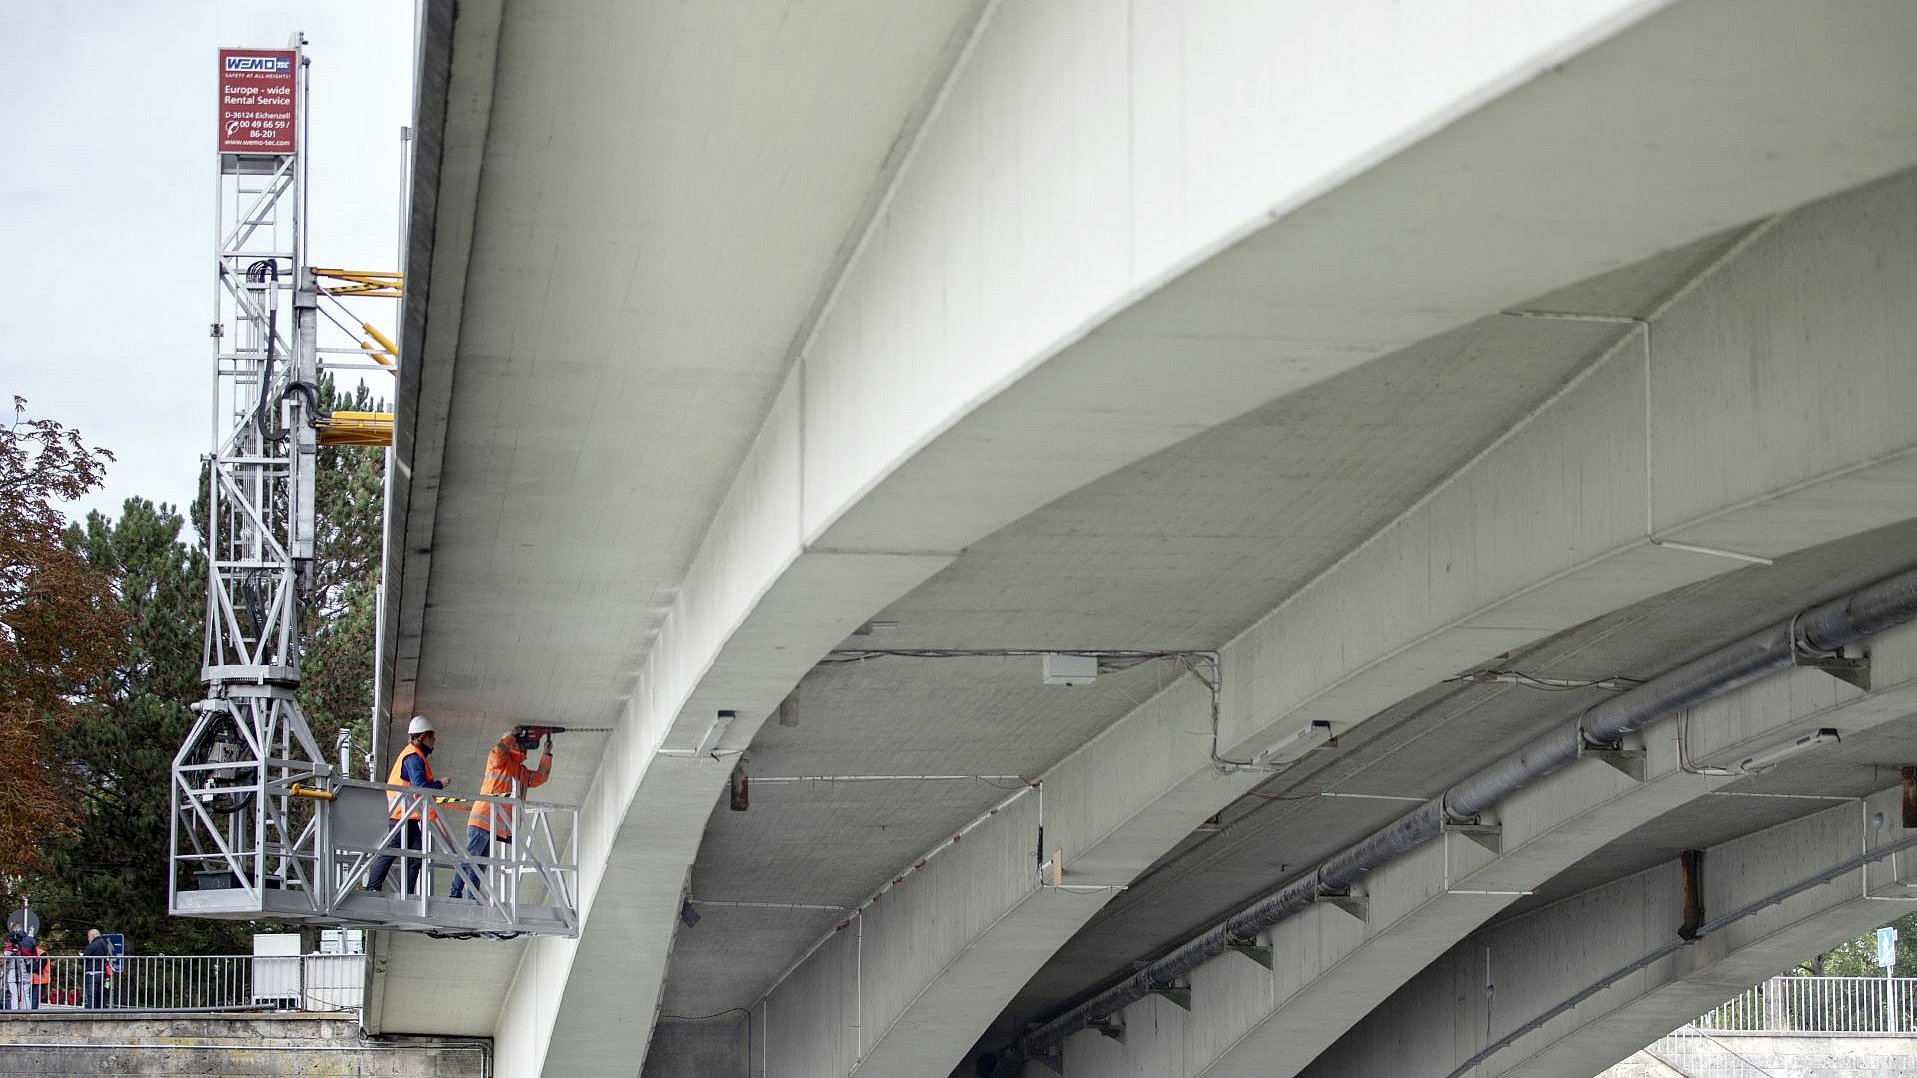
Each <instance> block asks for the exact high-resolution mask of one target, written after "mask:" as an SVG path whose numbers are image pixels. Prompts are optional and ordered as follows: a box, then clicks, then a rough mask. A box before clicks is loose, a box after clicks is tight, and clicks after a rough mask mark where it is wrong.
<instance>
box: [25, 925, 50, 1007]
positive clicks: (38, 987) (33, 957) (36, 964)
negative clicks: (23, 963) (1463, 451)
mask: <svg viewBox="0 0 1917 1078" xmlns="http://www.w3.org/2000/svg"><path fill="white" fill-rule="evenodd" d="M20 953H21V954H23V955H26V956H28V958H29V959H30V961H29V964H28V967H27V968H28V969H29V970H31V971H32V973H33V1009H34V1010H36V1011H37V1010H39V1009H40V1004H42V1003H50V1002H52V1000H51V999H50V998H49V996H48V990H49V989H50V988H51V986H52V984H53V963H52V962H50V961H48V959H47V949H46V948H45V947H42V946H40V943H39V941H38V940H36V939H34V938H33V937H32V936H28V937H27V938H26V942H25V944H24V945H23V946H22V947H21V948H20Z"/></svg>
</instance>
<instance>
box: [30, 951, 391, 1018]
mask: <svg viewBox="0 0 1917 1078" xmlns="http://www.w3.org/2000/svg"><path fill="white" fill-rule="evenodd" d="M41 963H44V965H41ZM36 966H37V967H38V970H37V972H39V973H40V975H41V977H42V978H44V980H43V982H42V983H38V984H36V983H35V982H34V980H33V975H34V973H35V972H36ZM365 985H366V956H365V955H363V954H309V955H286V956H276V955H119V956H116V957H113V958H87V957H81V956H76V955H46V956H43V957H40V958H30V957H20V956H8V957H6V958H0V1005H4V1006H0V1017H4V1016H5V1015H8V1014H12V1015H21V1016H24V1015H28V1014H33V1013H38V1012H42V1011H46V1012H56V1013H57V1012H61V1011H82V1010H86V1011H94V1010H97V1011H102V1012H107V1011H111V1012H117V1013H120V1014H126V1015H132V1014H136V1013H146V1012H152V1011H257V1010H281V1011H307V1012H332V1011H357V1010H359V1009H360V1007H361V1006H362V999H363V997H364V994H365ZM16 1004H17V1005H16Z"/></svg>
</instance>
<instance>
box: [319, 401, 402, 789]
mask: <svg viewBox="0 0 1917 1078" xmlns="http://www.w3.org/2000/svg"><path fill="white" fill-rule="evenodd" d="M320 405H321V407H322V408H324V409H326V410H327V411H333V410H335V409H338V410H344V411H355V412H378V411H384V410H385V402H384V401H382V400H380V399H378V398H376V397H374V396H373V394H372V392H371V391H370V390H368V389H367V388H366V387H365V386H364V385H360V386H356V387H354V389H353V391H352V392H351V393H342V392H341V391H340V390H339V389H338V388H337V386H336V385H335V384H334V382H333V380H332V378H330V377H327V378H322V379H321V381H320ZM317 470H318V475H317V476H316V482H315V484H314V517H315V520H316V525H315V532H316V534H315V535H314V553H315V563H314V566H313V588H312V592H311V593H310V594H309V595H308V596H307V601H306V611H305V617H304V619H303V620H302V621H301V623H300V637H301V641H302V646H303V649H304V652H303V654H302V656H301V663H300V691H299V703H300V710H301V711H302V712H303V713H304V714H305V715H306V722H307V725H308V726H310V727H311V728H312V730H313V736H314V738H315V739H316V740H317V741H318V742H319V744H320V746H321V747H322V748H327V747H329V746H331V745H332V744H333V740H334V738H335V737H337V736H338V734H339V731H341V730H349V731H351V736H352V738H353V741H354V743H355V744H356V745H358V746H360V747H362V748H364V747H365V746H366V745H367V744H368V739H369V738H370V736H371V716H372V702H373V640H374V620H375V617H376V615H377V610H378V603H379V575H380V555H381V550H382V538H383V534H384V522H385V515H384V514H385V507H386V502H385V497H386V454H385V453H384V451H382V450H379V449H373V448H368V447H365V446H321V447H320V451H319V458H318V469H317ZM374 777H376V778H384V776H374Z"/></svg>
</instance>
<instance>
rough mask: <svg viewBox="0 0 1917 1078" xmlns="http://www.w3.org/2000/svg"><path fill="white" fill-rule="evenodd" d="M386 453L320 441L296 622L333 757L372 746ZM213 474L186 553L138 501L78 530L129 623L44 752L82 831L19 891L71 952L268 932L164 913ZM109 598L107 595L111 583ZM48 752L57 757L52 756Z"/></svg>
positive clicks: (69, 541)
mask: <svg viewBox="0 0 1917 1078" xmlns="http://www.w3.org/2000/svg"><path fill="white" fill-rule="evenodd" d="M321 404H322V407H324V408H326V409H329V410H331V409H334V408H338V409H346V410H354V411H379V410H382V408H381V402H379V401H377V400H375V399H374V398H373V396H372V394H371V393H370V392H368V391H367V390H366V389H365V388H364V387H359V388H357V389H355V390H354V391H353V392H352V393H350V394H347V393H341V392H338V391H337V390H336V388H335V386H334V385H333V383H332V382H331V380H330V379H328V380H325V381H323V382H322V385H321ZM384 463H385V454H384V453H383V452H382V451H381V450H379V449H368V448H360V447H350V446H340V447H334V446H323V447H321V449H320V451H319V454H318V460H317V475H316V485H315V503H316V504H315V509H316V513H315V516H316V518H317V532H318V534H317V535H316V536H315V538H316V555H317V557H316V561H315V564H314V566H313V575H312V585H311V589H310V591H309V592H308V594H307V595H306V597H305V610H304V613H303V617H302V619H301V624H300V637H301V648H302V657H301V673H302V681H301V685H300V690H299V701H300V706H301V709H302V711H303V712H304V713H305V715H306V718H307V722H308V725H309V726H310V727H311V728H312V730H313V733H314V738H315V740H316V741H317V742H318V744H319V745H320V746H321V747H322V749H329V748H330V747H331V746H332V744H333V739H334V737H335V736H336V734H337V732H338V731H339V730H341V729H342V728H345V729H351V730H353V731H354V739H355V742H356V744H357V745H358V746H360V747H361V748H363V747H364V746H365V745H366V739H367V734H368V725H369V715H370V705H371V702H372V663H373V637H374V614H375V610H376V607H377V597H378V590H379V570H380V553H381V533H382V527H383V517H382V513H383V509H384ZM205 488H206V474H205V472H204V471H202V473H201V482H200V489H201V491H202V493H201V495H200V497H199V499H198V500H196V502H195V504H194V506H193V511H192V516H193V519H194V524H195V530H196V532H197V533H198V534H197V540H196V541H195V542H193V543H191V544H188V543H183V542H181V532H182V530H183V527H184V522H183V521H182V519H181V518H180V517H179V515H178V514H177V513H175V511H174V510H173V508H172V507H171V506H167V505H160V506H157V507H156V506H155V505H153V504H152V503H151V502H148V501H146V500H145V499H140V498H133V499H129V500H128V501H127V502H126V504H125V506H124V508H123V510H122V513H121V516H120V518H119V519H118V520H117V521H115V520H109V519H108V518H106V517H104V516H102V515H100V514H97V513H96V514H93V515H92V516H90V517H89V518H88V520H87V522H86V527H85V528H84V529H79V528H74V529H70V530H69V532H68V534H67V536H66V543H65V547H64V548H65V549H67V550H69V551H71V552H72V553H73V555H74V558H75V561H76V562H77V563H84V564H83V565H82V568H86V569H88V570H90V571H91V572H92V573H94V574H95V577H96V578H97V579H99V580H101V581H102V582H104V581H106V580H108V579H112V580H114V581H115V582H116V585H115V589H114V590H113V591H112V592H107V591H105V590H103V591H102V595H103V596H105V597H106V600H105V602H104V605H105V606H107V607H108V608H110V610H109V613H117V614H118V615H119V616H120V617H122V618H123V623H124V624H125V625H126V626H128V627H129V630H128V633H127V635H128V637H130V639H129V640H127V642H125V643H124V644H121V645H118V647H120V648H121V649H123V653H120V654H117V657H115V655H116V653H115V652H112V651H109V652H108V653H107V654H108V661H106V662H104V663H101V664H99V665H100V666H101V667H102V669H101V670H100V671H99V672H98V673H97V674H96V675H95V676H94V677H93V678H92V680H91V681H90V682H89V683H88V684H87V685H86V686H85V687H84V689H76V687H75V686H73V685H69V686H68V687H67V691H68V693H69V695H73V694H75V693H76V692H77V693H78V695H79V696H81V697H84V698H86V699H88V700H90V701H91V706H90V707H88V708H84V709H82V710H83V714H80V715H77V716H75V717H74V718H73V719H71V720H70V721H69V722H68V724H67V726H68V727H70V729H66V732H64V733H63V734H62V735H61V736H60V737H58V738H57V739H55V740H53V741H52V742H51V743H50V746H49V755H50V756H54V757H56V758H57V759H61V760H64V761H65V763H66V767H65V770H64V772H61V770H60V768H58V767H55V768H54V769H53V770H54V771H55V772H56V773H64V774H67V775H71V776H76V777H77V778H78V779H79V780H80V785H81V786H83V787H84V790H85V793H84V796H83V797H80V798H77V799H73V800H75V801H77V807H78V808H79V809H80V811H81V814H82V815H81V820H80V826H79V827H78V828H77V829H71V830H69V831H67V832H66V833H64V834H62V835H60V836H59V837H57V838H55V839H54V840H52V841H49V842H46V843H44V844H43V847H42V846H40V845H36V846H35V847H34V848H36V849H39V848H44V850H45V851H46V857H45V858H44V859H43V860H42V861H40V862H39V863H37V864H34V865H31V866H28V868H30V869H32V870H35V871H33V874H32V875H30V876H28V877H27V878H26V879H24V880H23V881H22V882H21V887H20V890H21V892H22V893H24V894H26V895H28V896H30V897H31V898H32V899H33V903H34V906H35V908H36V909H37V910H38V911H39V912H40V914H41V916H42V918H43V922H44V923H45V925H46V930H47V931H49V933H50V938H51V939H52V940H53V941H54V942H55V943H57V944H59V945H60V946H63V947H64V946H69V945H76V944H77V941H78V939H79V937H80V935H81V934H83V933H84V932H85V930H86V928H88V927H91V926H94V925H99V926H102V927H107V926H111V928H112V929H114V930H119V931H123V932H125V933H126V934H127V935H128V938H129V941H130V942H132V943H133V944H134V945H135V946H136V947H137V948H138V949H139V950H141V951H143V952H146V953H173V954H192V953H199V954H218V953H228V954H230V953H242V952H244V951H246V950H247V949H248V944H247V942H246V940H247V937H248V936H249V935H250V934H251V933H252V932H254V931H256V930H260V929H262V928H264V927H267V926H262V925H258V924H242V923H230V922H220V921H208V920H199V919H189V918H173V917H169V916H168V915H167V912H166V896H167V873H168V872H170V871H171V866H169V865H168V864H167V863H166V859H165V857H164V855H163V851H165V850H166V849H167V848H168V826H169V822H170V821H169V813H170V806H171V798H170V796H169V794H170V790H169V784H170V781H171V767H172V759H173V755H174V753H175V751H176V750H177V749H178V748H179V746H180V744H181V742H182V741H183V740H184V739H185V737H186V734H187V731H188V729H189V728H190V725H191V713H190V711H189V710H188V706H189V705H190V704H192V703H193V702H194V701H196V700H199V699H200V698H201V697H202V696H203V695H204V692H205V688H204V686H203V685H202V684H201V683H200V662H201V644H202V631H203V623H204V619H205V609H206V605H205V604H206V586H207V578H206V574H207V570H206V555H205V553H204V552H205V549H206V535H205V530H204V529H205V520H206V500H205V494H204V491H205ZM103 589H104V584H103ZM54 750H57V752H55V751H54Z"/></svg>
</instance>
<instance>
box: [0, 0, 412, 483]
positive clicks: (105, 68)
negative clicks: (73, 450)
mask: <svg viewBox="0 0 1917 1078" xmlns="http://www.w3.org/2000/svg"><path fill="white" fill-rule="evenodd" d="M295 31H301V32H304V33H305V34H306V38H307V42H308V44H307V55H308V56H309V57H310V58H311V60H312V95H313V100H312V114H311V137H310V138H309V140H308V145H307V149H308V151H309V154H310V156H309V158H308V167H309V169H310V171H309V178H310V188H309V191H308V204H309V208H310V214H311V221H310V227H309V232H308V235H309V241H310V244H311V248H312V259H313V261H314V262H315V263H316V264H319V265H346V266H351V267H354V268H368V269H374V268H381V269H383V268H391V269H397V268H398V253H397V245H398V217H399V200H400V184H399V176H400V165H399V153H400V142H399V133H400V128H401V127H403V126H405V125H406V124H408V123H410V122H411V115H412V78H413V66H412V57H413V46H412V34H413V3H412V0H323V2H307V0H280V2H267V0H166V2H163V3H162V2H155V0H0V110H4V112H0V115H4V117H5V122H4V124H0V391H4V396H0V406H4V409H5V412H6V414H5V415H4V416H0V419H4V420H11V418H12V414H11V413H12V407H11V400H12V397H13V396H14V395H19V396H23V397H26V398H27V399H28V404H27V415H28V417H29V418H48V419H56V420H59V421H60V422H61V423H64V424H66V425H68V426H71V427H76V428H78V429H79V430H80V432H81V434H82V435H83V436H84V437H85V438H86V440H87V441H88V442H89V443H90V444H93V445H98V446H102V447H104V448H107V449H111V450H112V451H113V452H114V453H115V454H116V455H117V456H118V457H119V460H118V461H117V462H116V463H115V464H113V465H112V466H111V468H110V469H109V471H108V474H107V486H106V489H105V490H104V491H102V492H97V493H96V494H95V495H93V496H92V497H90V498H88V499H87V500H85V501H84V502H82V503H80V505H79V506H76V507H72V508H70V509H69V513H70V515H72V516H74V517H76V518H77V517H78V516H80V515H83V514H84V511H85V510H87V509H96V508H97V509H102V510H105V511H108V512H110V513H113V514H116V515H117V513H118V511H119V506H120V503H121V502H122V501H123V500H124V499H126V498H127V497H129V496H132V495H140V496H143V497H147V498H151V499H153V500H155V501H166V502H172V503H174V504H175V505H176V506H185V505H188V504H190V503H191V501H192V498H193V494H194V490H193V487H194V483H195V480H196V477H197V475H198V471H199V458H200V455H201V454H202V453H205V452H207V451H208V450H209V448H210V446H209V445H208V440H209V436H210V435H209V430H210V419H209V413H210V411H211V407H212V405H211V399H212V398H211V393H212V389H211V387H212V379H213V373H212V372H213V359H212V356H213V352H212V342H211V341H210V340H209V339H208V337H207V325H208V323H209V322H210V321H211V320H212V308H213V292H214V278H213V249H214V238H213V212H214V190H215V187H214V184H215V178H216V175H217V168H216V164H215V157H214V153H213V136H214V128H215V126H216V124H215V107H216V103H217V99H216V94H215V84H214V79H215V75H216V68H217V62H216V61H217V55H218V50H219V49H220V48H222V47H233V46H240V47H247V48H284V47H286V43H287V41H288V39H289V37H290V36H291V35H292V34H293V33H294V32H295ZM383 302H384V303H385V304H387V305H388V307H387V309H386V310H384V311H379V313H380V314H382V315H383V316H384V317H383V319H382V318H380V317H375V318H374V319H373V321H374V323H375V324H376V325H382V326H385V327H391V326H393V325H394V324H395V323H397V321H398V311H397V309H396V307H394V306H392V305H393V303H394V301H391V300H387V301H383ZM373 310H376V311H377V310H378V309H377V308H374V309H373ZM382 380H383V382H382ZM390 383H391V379H390V378H389V377H387V376H385V375H376V376H374V379H373V380H369V384H371V385H372V386H374V388H375V391H376V392H379V393H380V394H381V395H382V396H385V397H387V398H388V399H390V398H391V395H392V394H391V389H390Z"/></svg>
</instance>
